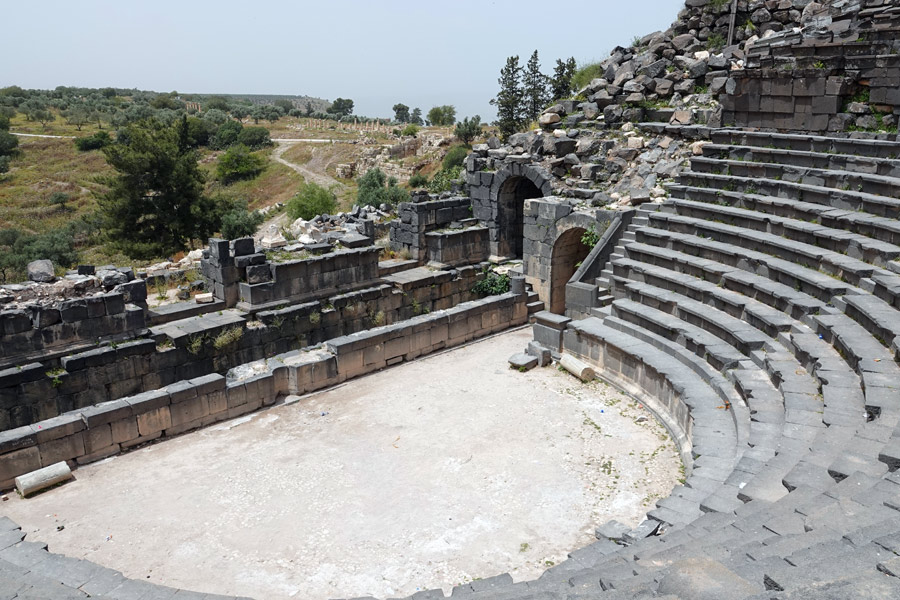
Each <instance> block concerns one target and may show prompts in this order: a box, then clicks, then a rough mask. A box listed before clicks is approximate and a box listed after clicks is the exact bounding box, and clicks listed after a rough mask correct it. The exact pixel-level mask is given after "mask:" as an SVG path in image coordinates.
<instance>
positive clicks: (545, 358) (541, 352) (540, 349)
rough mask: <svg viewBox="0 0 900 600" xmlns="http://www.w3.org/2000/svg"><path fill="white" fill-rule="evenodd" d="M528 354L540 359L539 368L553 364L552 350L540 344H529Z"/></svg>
mask: <svg viewBox="0 0 900 600" xmlns="http://www.w3.org/2000/svg"><path fill="white" fill-rule="evenodd" d="M526 352H527V353H528V354H530V355H531V356H534V357H535V358H537V359H538V366H541V367H546V366H547V365H549V364H550V363H551V362H552V358H551V357H550V350H549V349H548V348H546V347H544V346H543V345H541V344H539V343H538V342H528V348H527V349H526Z"/></svg>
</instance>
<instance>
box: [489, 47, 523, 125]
mask: <svg viewBox="0 0 900 600" xmlns="http://www.w3.org/2000/svg"><path fill="white" fill-rule="evenodd" d="M497 82H498V83H499V84H500V91H499V92H498V93H497V97H496V98H494V99H493V100H491V104H493V105H494V106H496V107H497V126H498V127H499V128H500V135H501V136H502V137H503V139H504V140H505V139H506V138H508V137H509V136H510V135H512V134H513V133H515V132H516V131H518V130H519V128H520V127H521V126H522V125H523V124H524V122H525V92H524V90H523V88H522V67H520V66H519V57H518V56H510V57H509V58H507V59H506V66H505V67H503V68H502V69H501V70H500V78H499V79H498V80H497Z"/></svg>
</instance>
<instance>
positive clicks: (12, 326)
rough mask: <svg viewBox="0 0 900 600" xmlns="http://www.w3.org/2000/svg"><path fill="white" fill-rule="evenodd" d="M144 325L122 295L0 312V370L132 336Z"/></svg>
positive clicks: (141, 315) (140, 315) (140, 311)
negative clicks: (73, 347) (51, 353)
mask: <svg viewBox="0 0 900 600" xmlns="http://www.w3.org/2000/svg"><path fill="white" fill-rule="evenodd" d="M135 283H137V284H138V285H139V286H143V285H144V283H143V282H142V281H137V282H135ZM144 290H145V293H144V298H146V287H145V288H144ZM144 326H145V322H144V311H143V309H142V308H140V307H138V306H134V305H132V304H128V303H127V298H126V295H125V294H124V293H122V292H112V293H108V294H100V295H97V296H90V297H85V298H75V299H72V300H65V301H63V302H60V303H59V304H58V305H57V306H40V305H35V306H33V307H32V308H30V309H13V310H4V311H0V367H2V366H4V365H12V364H16V362H24V361H27V360H28V358H29V357H38V356H40V355H41V354H43V353H46V352H52V351H54V350H62V349H65V348H67V347H72V346H76V345H79V344H86V343H89V344H95V343H97V340H102V339H108V338H112V337H119V338H121V337H126V336H129V335H134V334H135V333H136V332H138V331H139V330H141V329H143V328H144Z"/></svg>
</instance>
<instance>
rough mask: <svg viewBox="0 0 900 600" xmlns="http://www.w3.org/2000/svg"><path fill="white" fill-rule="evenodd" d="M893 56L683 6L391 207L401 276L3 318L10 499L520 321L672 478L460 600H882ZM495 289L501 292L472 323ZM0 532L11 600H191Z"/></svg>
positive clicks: (693, 3)
mask: <svg viewBox="0 0 900 600" xmlns="http://www.w3.org/2000/svg"><path fill="white" fill-rule="evenodd" d="M898 32H900V7H898V6H895V5H894V3H891V2H887V1H886V0H832V1H828V2H809V1H806V0H767V1H762V0H759V1H745V0H739V1H737V2H733V3H730V2H713V1H711V0H688V1H687V2H686V6H685V8H684V10H683V11H682V12H681V13H680V14H679V18H678V21H677V22H676V23H675V24H674V25H673V26H672V28H670V29H669V30H667V31H665V32H659V33H655V34H651V35H650V36H646V37H645V38H642V39H641V40H639V42H640V43H639V44H638V46H637V47H631V48H617V49H615V50H614V51H613V53H612V56H611V57H610V58H609V59H608V60H607V61H606V62H605V65H604V69H605V71H604V73H603V76H602V77H599V78H598V79H595V80H594V81H592V82H591V84H590V85H589V86H588V88H586V89H585V90H581V91H580V96H581V97H582V98H584V99H583V100H578V101H576V100H571V101H565V102H561V103H560V104H558V105H556V106H554V107H551V108H550V109H549V110H548V111H547V112H546V113H545V115H544V116H543V117H542V118H541V125H542V128H541V130H540V131H535V132H529V133H522V134H517V135H514V136H512V137H511V138H510V139H509V140H508V142H507V143H505V144H504V143H501V142H500V141H499V140H496V139H491V140H488V141H487V143H486V144H483V145H480V146H476V147H475V148H474V151H473V153H472V154H471V155H470V156H469V157H468V159H467V162H466V171H465V182H464V183H465V185H464V186H463V187H462V188H461V190H460V191H461V193H460V194H458V195H446V196H445V197H441V198H434V197H431V196H427V195H417V196H416V197H414V198H413V202H410V203H408V204H404V205H402V206H401V207H400V210H399V217H398V218H397V219H396V220H395V221H394V222H392V223H391V226H390V233H389V237H390V245H391V248H393V249H394V250H395V251H397V252H402V253H404V254H408V256H409V258H408V259H394V260H382V259H381V258H380V254H379V250H378V249H376V248H375V247H373V246H371V245H366V246H363V247H360V248H344V249H332V250H331V251H327V252H325V253H323V254H320V255H311V256H309V255H302V256H301V255H297V256H295V257H292V256H291V253H289V252H283V253H278V254H272V253H270V254H266V253H264V252H261V251H260V249H259V248H257V247H256V245H255V244H254V242H253V241H252V240H249V239H247V240H233V241H231V242H229V241H226V240H210V245H209V248H208V250H206V251H205V253H204V255H203V258H202V261H201V263H202V272H203V275H204V277H205V279H206V281H207V282H208V286H209V289H210V290H211V292H212V294H213V296H214V301H213V302H212V303H209V304H196V303H182V304H178V305H172V306H171V307H167V308H166V307H164V308H160V309H150V308H147V307H145V306H142V304H141V297H140V296H141V295H140V292H139V291H138V288H139V287H140V285H135V284H134V282H125V283H124V284H118V285H126V286H131V287H128V288H124V289H123V288H119V287H114V288H111V289H110V290H106V289H105V288H104V289H103V290H102V291H101V289H100V288H99V287H97V288H96V291H97V294H94V295H91V296H89V297H86V298H83V299H81V298H75V299H72V300H66V302H72V303H74V304H67V305H66V306H65V308H63V307H62V306H60V307H59V308H53V307H49V308H44V306H43V305H40V304H38V305H37V308H29V309H27V310H26V309H25V308H24V307H22V308H19V307H16V308H13V309H4V310H3V311H2V312H0V324H2V335H3V337H2V338H0V346H2V348H3V349H4V350H3V355H2V357H0V359H2V364H3V366H4V367H6V369H5V370H3V371H2V372H0V398H2V403H0V424H2V425H3V427H2V429H3V432H2V433H0V487H3V488H9V487H11V486H12V485H13V481H14V479H15V477H17V476H20V475H24V474H27V473H31V472H33V471H36V470H39V469H41V468H46V467H50V466H53V465H57V464H58V463H60V462H62V461H66V463H68V465H69V466H75V465H78V464H83V463H87V462H91V461H94V460H98V459H100V458H103V457H106V456H111V455H113V454H116V453H119V452H122V451H123V450H125V449H128V448H131V447H134V446H137V445H140V444H143V443H147V442H149V441H152V440H156V439H161V438H165V437H168V436H170V435H174V434H177V433H180V432H183V431H188V430H190V429H194V428H198V427H203V426H205V425H207V424H210V423H214V422H217V421H220V420H224V419H228V418H231V417H234V416H237V415H241V414H246V413H248V412H250V411H254V410H257V409H260V408H261V407H265V406H267V405H271V404H272V403H273V402H275V400H276V398H277V396H278V395H279V394H286V393H291V394H301V393H305V392H308V391H311V390H314V389H320V388H322V387H325V386H329V385H333V384H335V383H338V382H341V381H345V380H346V379H348V378H352V377H355V376H358V375H361V374H364V373H367V372H371V371H373V370H376V369H380V368H384V367H386V366H389V365H392V364H396V363H398V362H401V361H404V360H411V359H413V358H415V357H417V356H421V355H423V354H427V353H429V352H432V351H434V350H437V349H440V348H446V347H451V346H454V345H457V344H460V343H463V342H465V341H467V340H470V339H474V338H476V337H478V336H482V335H485V334H488V333H490V332H494V331H500V330H503V329H505V328H508V327H511V326H515V325H518V324H522V323H525V322H526V321H529V320H530V321H531V322H532V323H533V333H534V342H533V343H531V344H529V346H528V348H527V350H526V355H525V357H524V359H523V357H522V356H517V357H516V360H517V361H520V362H521V364H522V366H523V367H524V368H528V367H532V366H534V365H535V364H537V363H539V364H541V365H542V366H543V365H545V364H547V363H548V361H549V359H550V358H551V357H552V358H553V359H556V360H559V361H560V364H562V365H569V366H567V367H566V368H571V365H573V364H574V365H580V366H583V367H585V368H588V369H593V370H595V371H596V373H597V374H598V375H599V376H600V377H602V378H603V379H604V380H606V381H608V382H610V383H613V384H615V385H617V386H619V387H620V388H621V389H624V390H626V391H627V392H628V393H629V394H631V395H632V396H633V397H634V398H636V399H638V400H640V401H641V402H642V403H643V404H644V405H645V406H647V407H648V408H650V409H651V410H652V411H653V412H654V413H655V414H656V415H657V417H658V418H659V419H660V421H661V422H663V423H664V424H665V425H666V426H667V427H668V428H669V430H670V432H671V433H672V435H673V438H674V439H676V440H677V441H678V443H679V445H680V449H681V455H682V457H683V461H684V466H685V473H686V477H685V480H684V482H683V484H681V485H678V486H676V487H675V488H674V489H673V490H672V491H671V493H670V495H669V496H668V497H666V498H663V499H660V500H659V501H658V502H657V503H656V506H655V508H653V509H652V510H651V511H649V512H648V513H647V518H646V520H645V521H643V522H642V523H641V524H640V525H639V526H638V527H636V528H630V527H627V526H623V525H621V524H619V523H616V522H609V523H605V524H598V527H597V530H596V535H597V541H596V542H595V543H593V544H591V545H589V546H587V547H585V548H581V549H578V550H574V551H573V552H571V554H570V555H569V558H568V560H566V561H564V562H562V563H560V564H557V565H554V566H551V567H549V568H548V569H547V570H546V571H545V572H544V574H543V575H542V576H541V577H540V578H538V579H536V580H533V581H527V582H514V581H513V579H512V577H511V576H510V575H509V574H503V575H499V576H495V577H490V578H487V579H478V580H475V581H473V582H471V583H468V584H464V585H460V586H457V587H456V588H454V590H453V596H454V597H456V596H461V597H466V598H471V599H472V600H477V599H479V598H491V599H501V598H502V599H515V598H522V599H525V598H546V599H554V600H555V599H560V600H562V599H577V598H610V599H617V598H635V599H638V598H671V599H676V598H682V599H685V600H686V599H689V598H690V599H694V598H716V599H718V598H747V599H754V600H763V599H766V600H769V599H785V600H786V599H789V598H812V597H823V598H857V597H865V598H897V597H900V580H898V575H900V556H898V554H900V474H898V467H900V367H898V362H897V361H898V358H900V319H898V316H900V313H898V309H900V262H898V261H900V227H898V225H897V222H898V221H897V219H898V217H900V200H898V198H900V140H898V139H897V135H896V123H897V121H896V119H897V116H898V115H900V102H898V98H897V97H896V90H897V89H898V86H900V70H898V65H897V60H896V59H897V56H898V55H900V52H898V51H900V38H898ZM723 40H724V41H723ZM584 240H587V241H589V242H591V243H587V244H586V243H585V242H584ZM594 241H596V243H593V242H594ZM492 263H504V264H505V267H506V268H508V269H510V272H511V273H512V275H513V277H512V279H511V289H510V291H509V292H508V293H506V294H502V295H498V296H490V297H487V298H478V297H476V296H475V295H474V294H473V293H472V291H471V290H472V287H473V284H474V282H476V281H477V280H479V278H482V277H484V276H485V275H484V268H485V267H486V266H487V265H490V264H492ZM134 281H137V282H138V284H140V283H141V282H142V280H140V278H137V279H135V280H134ZM41 285H50V284H41ZM92 289H93V288H92ZM11 293H12V292H11ZM101 309H102V310H101ZM122 314H125V315H126V316H125V317H120V316H119V315H122ZM120 321H123V322H124V323H126V325H125V326H123V327H121V328H118V329H117V328H115V327H112V326H110V327H112V330H102V331H104V333H101V334H97V333H96V332H97V331H98V329H96V328H97V327H99V326H101V325H103V324H108V323H119V322H120ZM54 327H55V328H56V329H52V328H54ZM98 337H99V338H100V340H99V344H98V341H97V338H98ZM86 346H90V348H88V349H86ZM8 349H11V350H8ZM272 357H278V358H279V360H278V361H274V362H273V363H272V364H273V366H272V367H271V368H268V370H266V371H264V372H261V373H254V374H253V375H252V376H249V377H246V378H243V379H240V378H234V377H228V373H229V371H230V370H232V369H234V368H236V367H240V366H241V365H245V364H247V363H249V362H252V361H254V360H258V359H262V358H272ZM275 365H277V366H275ZM581 372H582V373H584V372H586V371H584V370H582V371H581ZM0 530H2V533H0V572H2V573H3V575H4V577H3V578H2V579H0V586H3V585H6V586H7V587H6V588H4V587H0V590H2V591H3V592H6V590H7V589H13V590H14V591H13V592H12V594H7V595H8V596H10V597H16V596H15V594H17V593H18V594H20V596H19V597H23V596H22V594H24V593H25V592H20V591H19V590H26V591H29V592H30V593H31V594H32V596H35V597H47V598H63V597H65V598H69V597H86V595H85V592H88V593H90V594H92V595H93V596H96V597H108V598H131V597H148V598H149V597H189V596H188V595H187V593H184V592H183V591H175V590H171V589H169V588H163V587H160V586H154V585H151V584H149V583H146V582H137V581H130V580H127V579H124V578H123V577H122V576H121V575H119V574H116V573H115V572H112V571H109V570H108V569H104V568H102V567H99V566H96V565H91V564H90V563H85V561H76V560H74V559H69V558H67V557H64V556H60V555H56V554H51V553H49V552H46V549H47V548H46V546H45V545H40V544H35V543H32V542H29V541H27V540H26V541H22V540H23V538H24V533H23V532H22V531H20V530H19V529H18V528H17V527H16V526H15V524H13V523H11V522H9V521H8V520H6V521H4V520H2V519H0ZM7 581H9V582H12V583H10V584H7V583H6V582H7ZM10 586H12V587H10ZM205 597H211V596H205ZM442 597H443V593H442V592H441V590H429V591H423V592H419V593H417V594H415V595H414V596H413V598H416V599H417V600H422V599H428V598H442Z"/></svg>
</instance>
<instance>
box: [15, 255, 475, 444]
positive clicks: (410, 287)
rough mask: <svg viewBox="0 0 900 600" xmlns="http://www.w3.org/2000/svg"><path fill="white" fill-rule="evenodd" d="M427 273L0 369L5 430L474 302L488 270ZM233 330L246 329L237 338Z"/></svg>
mask: <svg viewBox="0 0 900 600" xmlns="http://www.w3.org/2000/svg"><path fill="white" fill-rule="evenodd" d="M370 255H371V253H370ZM421 271H424V273H416V274H415V276H414V277H410V276H405V277H402V278H401V277H399V276H398V277H397V278H396V279H397V280H396V281H393V280H391V278H390V277H389V278H388V279H389V283H382V284H377V285H375V286H372V287H368V288H364V289H361V290H357V291H354V292H349V293H346V294H339V295H334V296H331V297H328V298H323V299H321V300H315V301H311V302H306V303H301V304H296V305H292V306H288V307H283V308H276V309H272V310H267V311H260V312H258V313H257V314H255V315H253V316H252V317H250V316H248V315H245V314H242V313H239V312H237V311H224V312H223V311H218V312H215V313H209V314H206V315H201V316H197V317H192V318H190V319H188V320H182V321H180V322H179V324H178V325H176V324H172V325H162V326H158V327H154V328H152V329H151V333H152V335H153V338H154V339H141V340H136V341H132V342H127V343H120V344H114V345H107V346H101V347H99V348H98V347H92V348H91V349H89V350H86V351H83V352H79V353H75V354H71V355H69V356H64V357H62V358H60V359H47V360H41V361H40V362H34V363H31V364H27V365H25V366H24V367H21V368H20V367H12V368H10V369H7V370H5V371H0V431H2V430H5V429H9V428H13V427H20V426H23V425H29V424H31V423H36V422H38V421H42V420H44V419H49V418H52V417H55V416H57V415H60V414H63V413H65V412H67V411H71V410H76V409H81V408H84V407H87V406H91V405H94V404H99V403H101V402H106V401H109V400H115V399H118V398H122V397H124V396H128V395H131V394H136V393H139V392H143V391H145V390H153V389H157V388H160V387H163V386H166V385H169V384H171V383H173V382H175V381H180V380H186V379H192V378H195V377H200V376H204V375H208V374H210V373H216V372H218V373H224V372H225V371H226V370H228V369H230V368H232V367H235V366H237V365H240V364H243V363H246V362H250V361H253V360H259V359H262V358H264V357H266V356H273V355H275V354H279V353H283V352H287V351H290V350H293V349H296V348H304V347H308V346H313V345H316V344H319V343H322V342H324V341H326V340H329V339H332V338H336V337H339V336H342V335H347V334H352V333H355V332H358V331H362V330H365V329H369V328H371V327H376V326H379V325H387V324H391V323H396V322H399V321H404V320H407V319H410V318H412V317H415V316H417V315H423V314H428V313H431V312H435V311H439V310H445V309H449V308H451V307H453V306H456V305H458V304H460V303H463V302H468V301H471V300H475V299H476V298H477V296H476V295H475V294H473V293H472V287H473V286H474V285H475V284H476V283H477V282H478V281H479V280H480V279H481V278H482V277H483V274H482V272H481V269H480V268H478V267H475V266H468V267H461V268H459V269H456V270H452V271H430V272H429V271H425V269H421ZM233 329H239V330H240V335H237V334H233V335H232V336H231V337H229V330H233ZM232 337H234V338H236V339H232ZM225 342H227V343H225Z"/></svg>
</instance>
